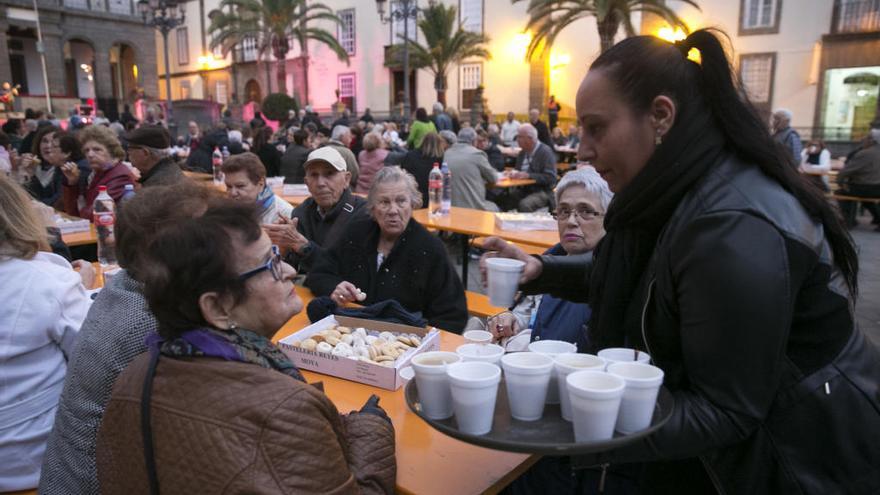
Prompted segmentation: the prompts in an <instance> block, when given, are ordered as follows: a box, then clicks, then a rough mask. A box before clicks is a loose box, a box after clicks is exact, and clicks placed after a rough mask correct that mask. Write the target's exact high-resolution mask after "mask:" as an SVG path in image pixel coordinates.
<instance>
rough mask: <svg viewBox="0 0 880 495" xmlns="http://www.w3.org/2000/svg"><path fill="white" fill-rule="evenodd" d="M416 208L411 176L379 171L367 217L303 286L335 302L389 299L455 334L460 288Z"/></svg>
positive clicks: (463, 308)
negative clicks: (418, 219)
mask: <svg viewBox="0 0 880 495" xmlns="http://www.w3.org/2000/svg"><path fill="white" fill-rule="evenodd" d="M421 205H422V195H421V194H420V193H419V190H418V186H417V185H416V180H415V179H414V178H413V176H412V175H410V174H408V173H406V172H404V171H403V170H402V169H401V168H400V167H385V168H383V169H382V170H380V171H379V173H377V174H376V178H375V179H374V180H373V186H372V187H371V188H370V193H369V195H368V196H367V209H368V210H369V213H370V218H364V219H359V220H357V221H354V222H352V223H351V224H349V226H348V229H347V230H346V232H345V233H344V234H343V236H342V237H341V238H340V239H339V240H338V241H336V242H335V243H333V245H331V246H329V247H328V249H327V250H326V251H325V252H324V254H323V255H322V256H321V258H320V259H318V262H317V263H316V264H315V266H314V268H313V269H312V272H311V273H309V276H308V278H307V279H306V286H307V287H308V288H310V289H311V290H312V292H313V293H314V294H315V295H317V296H330V297H331V298H332V299H333V300H334V301H335V302H337V303H339V304H342V303H346V302H354V301H357V302H359V303H361V304H366V305H369V304H372V303H375V302H379V301H384V300H387V299H394V300H396V301H397V302H399V303H400V304H401V305H403V307H404V308H406V309H407V310H408V311H411V312H413V313H420V314H421V315H422V316H423V317H424V318H425V319H426V320H427V321H428V323H430V324H431V325H434V326H435V327H438V328H442V329H444V330H449V331H451V332H456V333H460V332H461V331H462V329H463V328H464V325H465V322H466V320H467V302H466V301H465V297H464V288H463V287H462V285H461V280H459V278H458V275H457V274H456V273H455V272H454V271H453V269H452V266H451V265H450V263H449V257H448V256H447V255H446V249H445V248H444V246H443V243H442V242H441V241H440V240H439V239H437V238H436V237H434V236H432V235H431V234H429V233H428V231H427V230H425V228H424V227H422V226H421V225H419V223H418V222H416V221H415V220H413V219H412V212H413V209H415V208H419V207H420V206H421ZM359 291H360V292H359ZM359 293H365V294H366V299H363V298H361V299H358V295H359Z"/></svg>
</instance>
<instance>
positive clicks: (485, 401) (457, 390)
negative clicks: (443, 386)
mask: <svg viewBox="0 0 880 495" xmlns="http://www.w3.org/2000/svg"><path fill="white" fill-rule="evenodd" d="M446 375H447V376H448V377H449V388H450V390H451V392H452V404H453V409H454V410H455V421H456V423H458V429H459V430H461V431H462V432H464V433H469V434H471V435H485V434H486V433H489V431H490V430H491V429H492V419H493V418H494V416H495V399H496V398H497V396H498V383H500V382H501V368H499V367H498V366H497V365H495V364H492V363H485V362H480V361H471V362H459V363H455V364H451V365H449V367H448V368H447V370H446Z"/></svg>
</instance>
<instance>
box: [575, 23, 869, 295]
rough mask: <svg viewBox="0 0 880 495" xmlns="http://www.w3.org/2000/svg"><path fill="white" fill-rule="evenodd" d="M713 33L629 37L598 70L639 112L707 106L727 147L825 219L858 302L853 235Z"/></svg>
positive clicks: (607, 55) (607, 54) (604, 58)
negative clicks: (659, 106) (673, 39)
mask: <svg viewBox="0 0 880 495" xmlns="http://www.w3.org/2000/svg"><path fill="white" fill-rule="evenodd" d="M713 31H716V30H714V29H700V30H698V31H694V32H693V33H691V34H690V35H689V36H688V37H687V39H685V40H683V41H679V42H677V43H675V44H674V45H673V44H671V43H668V42H666V41H663V40H661V39H659V38H656V37H653V36H635V37H632V38H627V39H625V40H623V41H621V42H620V43H618V44H616V45H614V46H613V47H612V48H611V49H609V50H608V51H606V52H605V53H603V54H602V55H600V56H599V58H597V59H596V60H595V61H594V62H593V64H592V65H591V66H590V70H595V69H602V71H603V74H605V75H606V76H607V77H608V78H609V79H610V80H611V81H613V83H614V86H615V87H616V88H617V91H618V92H620V94H621V95H622V96H623V99H624V100H625V101H627V102H628V103H629V106H630V108H631V109H633V110H634V111H635V112H640V113H644V112H647V111H648V109H649V108H650V106H651V103H652V102H653V101H654V98H656V97H657V96H658V95H666V96H668V97H669V98H671V99H672V100H673V101H674V102H675V104H676V105H678V106H680V107H681V108H684V106H685V105H688V104H689V102H692V101H702V103H703V104H704V105H705V107H706V108H707V109H708V110H709V111H710V112H711V114H712V116H713V121H714V123H715V125H716V126H717V127H718V129H719V130H720V131H721V133H722V134H723V135H724V138H725V140H726V142H727V146H728V147H729V148H730V149H731V150H732V151H733V152H734V153H735V154H736V155H737V156H738V157H739V158H740V159H742V160H743V161H745V162H747V163H754V164H756V165H757V166H758V167H760V169H761V171H762V172H764V174H766V175H767V176H768V177H770V178H772V179H774V180H775V181H777V182H778V183H779V184H780V185H781V186H782V187H783V188H784V189H785V190H787V191H789V192H790V193H791V194H792V195H793V196H794V197H795V198H796V199H797V200H798V202H799V203H800V204H801V205H802V206H803V207H804V209H805V210H806V211H807V213H808V214H809V215H811V216H812V217H813V218H816V219H818V220H820V221H821V222H822V225H823V226H824V229H825V233H826V237H827V239H828V243H829V244H830V246H831V250H832V251H833V253H834V262H835V264H836V265H837V266H838V267H839V268H840V271H841V272H842V274H843V276H844V279H845V280H846V283H847V285H848V286H849V289H850V291H851V293H852V296H853V297H855V296H856V294H857V292H858V276H857V275H858V254H857V253H856V250H855V247H854V246H853V243H852V238H851V237H850V236H849V233H848V232H847V230H846V228H845V227H844V225H843V222H842V220H841V218H840V216H839V215H838V213H837V212H836V211H835V210H834V209H833V208H832V206H831V205H830V204H829V203H828V201H827V200H826V199H825V197H824V195H823V194H822V192H821V191H820V190H819V188H817V187H815V186H813V185H812V184H809V183H808V182H807V181H806V180H805V179H804V178H802V177H801V176H800V174H799V173H798V172H797V169H796V167H795V166H793V163H792V160H793V157H792V156H791V154H790V153H789V152H788V151H787V150H785V149H784V148H783V147H782V145H781V144H779V143H777V142H775V141H774V140H773V138H772V137H771V136H770V134H769V133H768V132H767V128H766V126H765V125H764V122H763V120H762V119H761V118H760V117H759V116H758V113H757V112H756V111H755V109H754V107H753V106H752V105H751V103H750V102H749V100H748V96H747V95H746V94H745V92H744V91H741V90H739V88H741V87H742V86H741V84H739V83H738V81H735V80H734V76H733V72H732V70H731V67H730V62H729V61H728V59H727V56H726V54H725V52H724V47H723V46H722V44H721V42H720V41H719V39H718V37H716V35H715V34H713ZM720 34H721V35H722V36H725V35H724V34H723V33H720ZM692 48H696V49H697V50H698V51H699V53H700V62H699V64H698V63H694V62H692V61H690V60H688V58H687V54H688V53H689V51H690V49H692ZM679 113H681V112H679ZM673 125H678V122H676V123H675V124H673Z"/></svg>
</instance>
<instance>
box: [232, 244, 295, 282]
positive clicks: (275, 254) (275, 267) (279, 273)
mask: <svg viewBox="0 0 880 495" xmlns="http://www.w3.org/2000/svg"><path fill="white" fill-rule="evenodd" d="M281 263H282V260H281V250H279V249H278V246H272V257H271V258H269V261H267V262H266V264H265V265H263V266H260V267H257V268H254V269H253V270H248V271H246V272H244V273H242V274H241V275H239V276H238V279H239V280H241V281H242V282H244V281H245V280H247V279H249V278H251V277H253V276H254V275H258V274H260V273H262V272H263V271H265V270H269V272H270V273H271V274H272V278H274V279H275V281H276V282H280V281H281V280H282V279H283V278H284V270H283V268H282V265H281Z"/></svg>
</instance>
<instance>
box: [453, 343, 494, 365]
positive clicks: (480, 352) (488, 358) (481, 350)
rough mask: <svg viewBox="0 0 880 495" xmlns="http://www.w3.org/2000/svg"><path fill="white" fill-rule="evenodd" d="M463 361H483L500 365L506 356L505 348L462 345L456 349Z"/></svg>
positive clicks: (490, 345)
mask: <svg viewBox="0 0 880 495" xmlns="http://www.w3.org/2000/svg"><path fill="white" fill-rule="evenodd" d="M455 353H456V354H458V355H459V356H461V359H462V361H481V362H484V363H492V364H498V363H500V362H501V356H503V355H504V348H503V347H501V346H500V345H497V344H462V345H460V346H458V348H456V349H455Z"/></svg>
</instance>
